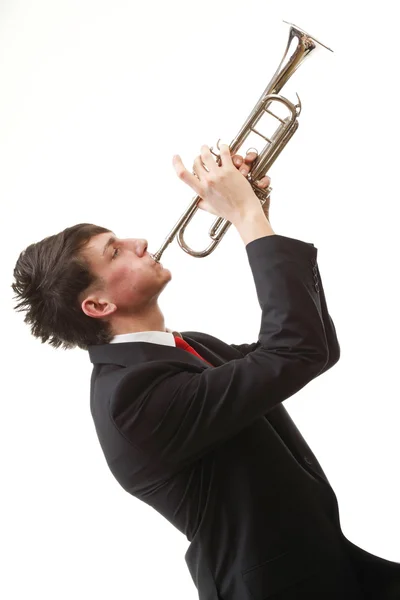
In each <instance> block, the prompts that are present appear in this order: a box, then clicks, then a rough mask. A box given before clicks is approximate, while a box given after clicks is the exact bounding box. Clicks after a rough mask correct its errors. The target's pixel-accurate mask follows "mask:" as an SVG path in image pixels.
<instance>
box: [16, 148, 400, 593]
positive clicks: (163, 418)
mask: <svg viewBox="0 0 400 600" xmlns="http://www.w3.org/2000/svg"><path fill="white" fill-rule="evenodd" d="M220 149H221V165H219V166H218V165H217V164H216V162H215V160H214V159H213V157H212V155H211V152H210V150H209V148H208V147H207V146H202V148H201V154H200V156H198V157H197V158H196V160H195V162H194V174H191V173H189V171H187V169H186V168H185V167H184V165H183V164H182V161H181V159H180V157H179V156H178V157H174V162H173V164H174V167H175V170H176V173H177V175H178V176H179V177H180V178H181V179H182V181H183V182H184V183H185V184H187V185H188V186H190V187H191V188H192V189H193V190H194V191H195V192H196V193H197V194H198V195H200V196H201V198H202V200H201V201H200V203H199V207H200V208H201V209H202V210H206V211H208V212H210V213H212V214H216V215H218V216H220V217H223V218H224V219H228V220H229V221H230V222H231V223H232V224H233V225H234V226H235V227H236V228H237V230H238V232H239V234H240V236H241V239H242V241H243V243H244V244H245V250H246V253H247V256H248V260H249V264H250V268H251V270H252V274H253V278H254V282H255V286H256V292H257V296H258V300H259V304H260V308H261V324H260V331H259V335H258V340H257V341H256V342H253V343H250V344H227V343H225V342H223V341H222V340H219V339H217V338H215V337H213V336H212V335H209V334H206V333H201V332H195V331H193V332H192V331H189V332H181V333H179V332H173V331H170V330H169V329H167V328H166V327H165V322H164V316H163V314H162V312H161V309H160V307H159V304H158V298H159V296H160V294H161V292H162V291H163V289H164V288H165V286H166V285H167V283H168V282H169V281H170V279H171V273H170V271H169V270H168V269H165V268H163V267H162V266H161V265H160V264H158V263H156V262H155V261H153V259H152V258H151V256H150V255H149V254H148V252H147V250H146V249H147V242H146V240H144V239H136V238H134V239H125V240H120V239H115V236H114V235H110V233H111V232H110V231H109V230H108V229H106V228H101V227H97V226H95V225H90V224H80V225H75V226H73V227H70V228H68V229H66V230H64V231H62V232H61V233H58V234H56V235H54V236H51V237H49V238H46V239H44V240H42V241H40V242H38V243H36V244H31V245H30V246H28V248H27V249H26V251H25V252H23V253H21V255H20V257H19V258H18V261H17V264H16V266H15V270H14V276H15V283H14V284H13V286H12V287H13V290H14V292H16V294H17V296H18V297H19V299H20V303H19V304H18V305H17V307H16V308H17V309H19V308H22V309H23V310H26V311H27V315H26V318H25V321H26V322H27V323H28V324H30V325H31V329H32V333H33V335H35V336H36V337H39V338H41V340H42V341H49V343H50V344H52V345H53V346H55V347H59V346H63V347H64V348H73V347H76V346H78V347H80V348H83V349H85V350H88V353H89V357H90V360H91V362H92V363H93V372H92V379H91V397H90V409H91V414H92V416H93V420H94V424H95V427H96V432H97V435H98V438H99V442H100V445H101V448H102V450H103V452H104V455H105V458H106V460H107V463H108V465H109V468H110V470H111V472H112V474H113V475H114V477H115V478H116V479H117V481H118V482H119V483H120V485H121V486H122V487H123V489H125V490H126V491H127V492H128V493H130V494H132V495H134V496H135V497H136V498H139V499H140V500H142V501H143V502H146V503H147V504H149V505H151V506H152V507H153V508H154V509H155V510H157V511H158V512H159V513H160V514H162V515H163V516H164V517H165V518H166V519H168V520H169V521H170V522H171V523H172V524H173V525H174V526H175V527H176V528H177V529H179V531H181V532H182V533H183V534H185V535H186V536H187V539H188V540H189V542H190V545H189V548H188V550H187V552H186V554H185V560H186V563H187V566H188V568H189V570H190V573H191V576H192V578H193V582H194V584H195V585H196V587H197V589H198V593H199V598H200V600H267V599H268V600H294V599H296V600H302V599H307V600H312V599H314V600H316V599H318V600H322V599H323V600H350V599H351V600H356V599H361V598H367V599H369V600H372V599H373V600H377V599H378V598H379V600H395V599H398V598H399V597H400V596H399V594H400V591H399V590H400V565H399V564H397V563H393V562H390V561H386V560H383V559H381V558H379V557H376V556H373V555H371V554H369V553H367V552H365V551H363V550H362V549H361V548H358V547H357V546H355V545H354V544H352V543H351V542H350V541H349V540H347V539H346V537H345V536H344V535H343V533H342V531H341V527H340V520H339V510H338V504H337V499H336V495H335V493H334V491H333V489H332V487H331V486H330V484H329V482H328V479H327V477H326V475H325V473H324V472H323V470H322V468H321V466H320V464H319V463H318V461H317V459H316V457H315V456H314V454H313V452H312V451H311V449H310V448H309V446H308V445H307V443H306V441H305V440H304V438H303V437H302V435H301V434H300V432H299V431H298V429H297V428H296V426H295V424H294V422H293V421H292V419H291V418H290V416H289V414H288V412H287V411H286V409H285V408H284V406H283V401H284V400H286V399H287V398H289V397H291V396H293V395H294V394H295V393H296V392H298V391H299V390H301V389H302V388H303V387H305V386H306V385H307V384H308V383H309V382H310V381H312V380H313V379H315V378H316V377H318V376H320V375H322V374H323V373H324V372H325V371H327V370H328V369H330V368H331V367H332V366H334V365H335V364H336V362H337V361H338V360H339V356H340V348H339V343H338V340H337V337H336V331H335V327H334V324H333V321H332V319H331V317H330V315H329V313H328V310H327V305H326V300H325V296H324V290H323V285H322V280H321V276H320V273H319V269H318V265H317V248H315V247H314V246H313V244H310V243H306V242H303V241H301V240H297V239H293V238H288V237H285V236H283V235H279V234H276V233H275V232H274V231H273V229H272V228H271V225H270V223H269V218H268V209H269V205H268V202H267V203H266V205H264V207H262V206H261V204H260V201H259V199H258V198H257V196H256V195H255V193H254V191H253V189H252V187H251V185H250V183H249V181H248V179H247V177H246V175H247V174H248V172H249V170H250V169H251V165H252V162H253V161H254V159H255V158H256V154H255V153H254V154H251V155H248V156H247V157H246V158H245V159H242V157H241V156H235V157H233V159H232V157H231V155H230V152H229V148H228V147H227V146H226V145H221V148H220ZM242 168H243V169H244V170H245V173H244V175H245V176H243V175H242V174H241V172H240V171H239V169H242ZM269 182H270V180H269V178H268V177H264V178H263V179H262V180H261V181H260V182H259V186H260V187H262V188H266V187H267V186H268V185H269Z"/></svg>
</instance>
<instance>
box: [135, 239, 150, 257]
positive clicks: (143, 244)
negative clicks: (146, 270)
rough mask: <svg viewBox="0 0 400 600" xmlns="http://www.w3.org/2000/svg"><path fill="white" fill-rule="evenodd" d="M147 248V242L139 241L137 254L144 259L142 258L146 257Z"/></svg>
mask: <svg viewBox="0 0 400 600" xmlns="http://www.w3.org/2000/svg"><path fill="white" fill-rule="evenodd" d="M147 246H148V242H147V240H144V239H143V240H142V239H141V240H138V241H137V244H136V254H137V255H138V256H139V258H142V256H144V253H145V251H146V249H147Z"/></svg>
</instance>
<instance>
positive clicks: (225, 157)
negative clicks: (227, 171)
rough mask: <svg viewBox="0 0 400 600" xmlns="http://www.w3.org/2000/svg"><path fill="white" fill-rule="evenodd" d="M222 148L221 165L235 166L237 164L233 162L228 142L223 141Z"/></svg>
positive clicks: (220, 147)
mask: <svg viewBox="0 0 400 600" xmlns="http://www.w3.org/2000/svg"><path fill="white" fill-rule="evenodd" d="M219 149H220V157H221V165H222V166H223V167H234V166H235V165H234V164H233V162H232V156H231V151H230V148H229V146H228V144H223V143H222V142H221V143H220V145H219Z"/></svg>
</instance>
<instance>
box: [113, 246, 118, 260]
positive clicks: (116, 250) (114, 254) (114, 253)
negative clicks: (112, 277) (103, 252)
mask: <svg viewBox="0 0 400 600" xmlns="http://www.w3.org/2000/svg"><path fill="white" fill-rule="evenodd" d="M118 251H119V248H115V250H114V252H113V254H112V257H113V258H115V256H116V252H118Z"/></svg>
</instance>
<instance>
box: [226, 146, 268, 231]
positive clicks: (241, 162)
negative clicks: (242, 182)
mask: <svg viewBox="0 0 400 600" xmlns="http://www.w3.org/2000/svg"><path fill="white" fill-rule="evenodd" d="M257 156H258V154H257V152H248V153H247V154H246V156H245V158H244V159H243V157H242V156H241V155H240V154H234V155H233V156H232V162H233V164H234V165H235V167H236V168H237V169H239V170H240V172H241V173H242V175H243V176H244V177H247V175H248V174H249V172H250V169H251V167H252V166H253V163H254V161H255V159H256V158H257ZM255 183H256V184H257V187H259V188H261V189H266V188H267V187H268V186H269V185H270V183H271V178H270V177H268V175H265V176H264V177H262V178H261V179H259V180H257V181H256V182H255ZM269 208H270V198H267V200H266V201H265V202H264V204H263V205H262V209H263V211H264V214H265V216H266V217H267V219H268V220H269Z"/></svg>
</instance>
